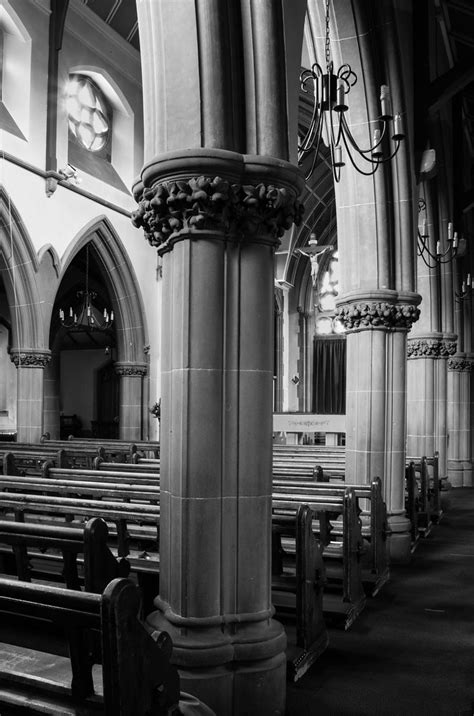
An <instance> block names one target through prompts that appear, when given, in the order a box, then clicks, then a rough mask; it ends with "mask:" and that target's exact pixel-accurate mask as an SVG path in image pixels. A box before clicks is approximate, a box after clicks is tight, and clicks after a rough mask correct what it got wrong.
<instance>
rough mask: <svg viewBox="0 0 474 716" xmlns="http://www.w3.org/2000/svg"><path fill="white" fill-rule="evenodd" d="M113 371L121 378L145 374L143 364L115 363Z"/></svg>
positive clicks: (145, 368)
mask: <svg viewBox="0 0 474 716" xmlns="http://www.w3.org/2000/svg"><path fill="white" fill-rule="evenodd" d="M114 369H115V372H116V374H117V375H121V376H143V375H146V374H147V367H146V365H145V364H144V363H116V364H115V366H114Z"/></svg>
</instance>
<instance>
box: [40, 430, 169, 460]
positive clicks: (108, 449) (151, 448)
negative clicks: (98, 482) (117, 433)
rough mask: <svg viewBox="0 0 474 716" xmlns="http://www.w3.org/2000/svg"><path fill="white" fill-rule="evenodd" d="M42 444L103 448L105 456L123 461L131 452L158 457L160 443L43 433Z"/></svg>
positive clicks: (88, 448) (128, 457) (87, 448)
mask: <svg viewBox="0 0 474 716" xmlns="http://www.w3.org/2000/svg"><path fill="white" fill-rule="evenodd" d="M41 440H42V442H43V444H48V445H54V446H55V447H58V448H61V447H66V448H67V445H65V443H66V444H67V443H69V445H73V446H74V449H76V448H78V447H80V448H82V449H84V450H90V449H91V448H96V449H97V448H99V447H101V448H103V449H104V451H105V454H106V455H107V456H115V457H120V456H122V457H123V458H124V460H122V461H123V462H125V461H126V462H128V461H129V459H130V455H132V454H133V453H136V452H138V453H140V454H142V455H143V456H144V457H145V456H146V457H154V458H159V456H160V443H159V442H157V441H156V440H111V439H104V438H78V437H74V436H73V435H70V436H69V438H68V440H51V439H50V438H49V437H47V435H46V434H45V435H44V436H43V437H42V438H41Z"/></svg>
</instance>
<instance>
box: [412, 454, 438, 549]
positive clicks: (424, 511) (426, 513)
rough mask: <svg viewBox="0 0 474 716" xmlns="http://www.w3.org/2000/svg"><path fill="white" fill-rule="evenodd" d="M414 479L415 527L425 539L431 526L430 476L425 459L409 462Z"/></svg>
mask: <svg viewBox="0 0 474 716" xmlns="http://www.w3.org/2000/svg"><path fill="white" fill-rule="evenodd" d="M410 464H411V465H412V466H413V468H412V469H413V471H414V473H415V479H416V488H417V489H416V501H415V505H416V507H417V527H418V532H419V534H420V535H421V536H423V537H427V536H428V534H429V533H430V532H431V528H432V526H433V520H432V512H431V510H432V507H431V491H430V476H429V472H428V464H427V461H426V457H421V458H419V459H418V460H410Z"/></svg>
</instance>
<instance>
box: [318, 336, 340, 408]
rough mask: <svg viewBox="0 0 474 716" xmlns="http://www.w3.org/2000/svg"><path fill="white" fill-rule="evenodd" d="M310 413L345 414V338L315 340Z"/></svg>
mask: <svg viewBox="0 0 474 716" xmlns="http://www.w3.org/2000/svg"><path fill="white" fill-rule="evenodd" d="M313 356H314V358H313V361H314V363H313V396H312V412H313V413H320V414H323V415H329V414H331V413H332V414H342V415H343V414H344V413H345V412H346V339H345V338H322V337H321V338H315V339H314V351H313Z"/></svg>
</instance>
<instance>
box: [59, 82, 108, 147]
mask: <svg viewBox="0 0 474 716" xmlns="http://www.w3.org/2000/svg"><path fill="white" fill-rule="evenodd" d="M66 109H67V115H68V123H69V131H70V133H71V134H72V136H73V137H74V138H75V139H76V140H77V141H78V142H79V144H80V145H81V146H82V147H84V149H87V150H88V151H90V152H100V151H101V150H104V149H105V147H106V146H107V144H108V142H109V138H110V131H111V118H110V112H109V110H108V107H107V103H106V100H105V97H104V95H103V93H102V92H101V90H100V89H99V88H98V87H97V85H96V84H95V83H94V82H93V81H92V80H91V79H90V77H86V76H85V75H72V76H71V77H70V79H69V82H68V85H67V90H66Z"/></svg>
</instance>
